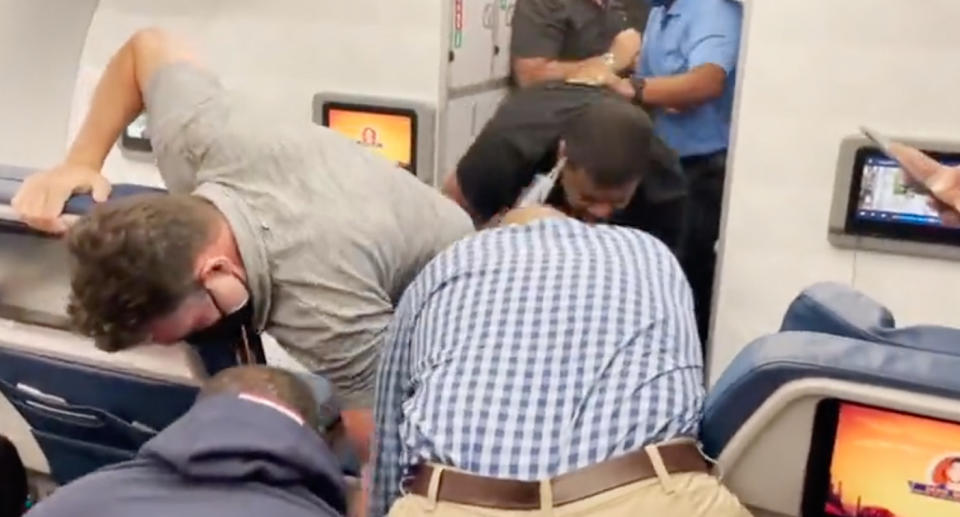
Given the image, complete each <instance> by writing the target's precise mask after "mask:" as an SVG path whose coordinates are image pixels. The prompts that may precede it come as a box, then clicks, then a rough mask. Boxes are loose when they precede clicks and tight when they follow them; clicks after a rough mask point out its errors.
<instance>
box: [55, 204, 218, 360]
mask: <svg viewBox="0 0 960 517" xmlns="http://www.w3.org/2000/svg"><path fill="white" fill-rule="evenodd" d="M212 214H215V209H214V208H213V206H212V205H210V204H209V203H207V202H206V201H204V200H202V199H200V198H197V197H194V196H189V195H167V194H146V195H139V196H131V197H129V198H124V199H121V200H117V201H111V202H109V203H105V204H103V205H99V206H97V207H96V208H94V209H93V211H92V212H91V213H90V214H89V215H87V216H85V217H83V218H81V219H80V220H79V221H77V223H76V224H75V225H73V227H72V228H71V229H70V231H69V232H68V234H67V246H68V248H69V250H70V254H71V255H72V257H73V259H74V267H73V279H72V281H71V288H72V293H71V295H70V301H69V305H68V307H67V312H68V313H69V314H70V317H71V319H72V320H73V323H74V325H75V326H76V327H77V329H78V330H79V331H80V332H82V333H84V334H85V335H88V336H91V337H93V338H95V340H96V343H97V346H98V347H100V348H102V349H104V350H108V351H113V350H119V349H121V348H125V347H127V346H130V345H134V344H137V343H139V342H141V341H142V340H143V339H144V338H145V337H146V325H147V323H149V321H150V320H152V319H153V318H156V317H159V316H163V315H166V314H169V313H170V312H171V311H173V310H175V309H176V307H177V306H178V305H179V304H180V303H181V302H182V301H183V300H184V299H185V298H186V297H187V296H188V295H189V294H190V293H192V292H193V291H195V290H196V289H197V285H196V282H195V279H194V276H193V268H194V262H195V260H196V257H197V256H198V255H199V253H200V251H201V250H202V249H203V247H204V246H205V245H206V244H207V243H209V242H210V240H211V239H212V234H213V229H214V225H213V224H212V221H213V215H212Z"/></svg>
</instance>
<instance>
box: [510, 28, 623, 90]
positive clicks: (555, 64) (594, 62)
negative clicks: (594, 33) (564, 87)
mask: <svg viewBox="0 0 960 517" xmlns="http://www.w3.org/2000/svg"><path fill="white" fill-rule="evenodd" d="M640 45H641V37H640V33H639V32H637V31H636V30H635V29H626V30H624V31H622V32H620V34H618V35H617V37H616V38H615V39H614V40H613V43H611V45H610V49H609V52H610V54H612V55H613V63H612V64H608V63H606V62H605V60H604V58H603V56H594V57H591V58H587V59H583V60H580V61H559V60H555V59H548V58H543V57H521V58H515V59H514V60H513V71H514V75H515V76H516V78H517V82H518V83H519V85H520V86H522V87H527V86H530V85H533V84H537V83H542V82H546V81H564V80H567V79H572V78H576V77H578V76H579V75H580V74H582V73H583V72H584V71H586V70H589V71H590V72H588V73H592V74H593V75H594V76H596V75H598V74H601V73H603V72H614V73H620V72H622V71H624V70H627V69H629V68H632V67H633V65H634V63H635V62H636V60H637V56H638V55H639V54H640Z"/></svg>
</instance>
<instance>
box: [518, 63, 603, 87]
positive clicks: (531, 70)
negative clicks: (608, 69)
mask: <svg viewBox="0 0 960 517" xmlns="http://www.w3.org/2000/svg"><path fill="white" fill-rule="evenodd" d="M602 61H603V58H602V57H592V58H589V59H584V60H582V61H555V60H546V59H538V60H537V62H536V63H525V64H519V63H518V64H517V65H516V68H515V70H516V76H517V82H518V83H519V84H520V86H524V87H526V86H531V85H534V84H538V83H544V82H547V81H563V80H566V79H569V78H570V77H572V76H573V75H574V74H576V72H577V71H578V70H579V69H580V68H582V67H584V66H586V65H589V64H602Z"/></svg>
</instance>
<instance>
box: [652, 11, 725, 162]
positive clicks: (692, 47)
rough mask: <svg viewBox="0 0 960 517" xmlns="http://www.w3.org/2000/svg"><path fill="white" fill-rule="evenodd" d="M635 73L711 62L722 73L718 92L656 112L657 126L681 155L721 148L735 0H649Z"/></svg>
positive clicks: (663, 72)
mask: <svg viewBox="0 0 960 517" xmlns="http://www.w3.org/2000/svg"><path fill="white" fill-rule="evenodd" d="M650 3H651V4H653V9H651V11H650V18H649V19H648V21H647V30H646V33H645V34H644V35H643V53H642V55H641V56H640V66H639V69H638V75H639V76H641V77H662V76H670V75H678V74H683V73H686V72H689V71H690V70H693V69H694V68H696V67H698V66H701V65H705V64H708V63H710V64H714V65H717V66H719V67H721V68H723V69H724V70H725V71H726V72H727V84H726V87H725V88H724V91H723V95H721V96H720V97H719V98H716V99H713V100H711V101H709V102H707V103H705V104H702V105H700V106H698V107H696V108H693V109H689V110H686V111H684V112H683V113H679V114H669V113H666V112H664V111H663V110H662V109H658V110H657V112H656V131H657V134H658V135H660V137H661V138H663V139H664V141H666V143H667V145H669V146H670V147H672V148H673V149H674V150H676V151H677V154H679V155H680V157H688V156H698V155H703V154H709V153H713V152H717V151H722V150H725V149H726V148H727V145H728V144H729V141H730V117H731V115H732V113H733V88H734V84H735V80H736V74H735V71H736V66H737V56H738V53H739V48H740V25H741V20H742V9H741V5H740V3H739V2H737V1H735V0H676V1H675V2H673V4H672V5H667V4H668V3H667V2H664V1H662V0H650Z"/></svg>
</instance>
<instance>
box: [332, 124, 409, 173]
mask: <svg viewBox="0 0 960 517" xmlns="http://www.w3.org/2000/svg"><path fill="white" fill-rule="evenodd" d="M324 118H325V122H326V124H325V125H326V126H327V127H329V128H330V129H333V130H334V131H337V132H339V133H341V134H343V135H345V136H347V137H349V138H351V139H353V140H354V141H356V142H357V143H358V144H360V145H361V146H363V147H366V148H368V149H371V150H373V151H376V152H378V153H380V154H381V155H383V156H384V157H385V158H387V159H388V160H390V161H392V162H394V163H396V164H397V165H399V166H400V167H403V168H405V169H407V170H410V171H412V170H413V167H414V166H415V163H414V155H415V153H416V149H415V146H416V142H415V131H416V128H415V127H414V126H415V123H414V118H415V115H413V114H399V113H388V112H384V111H375V110H364V109H346V108H330V109H329V110H328V111H327V112H326V114H325V117H324Z"/></svg>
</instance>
